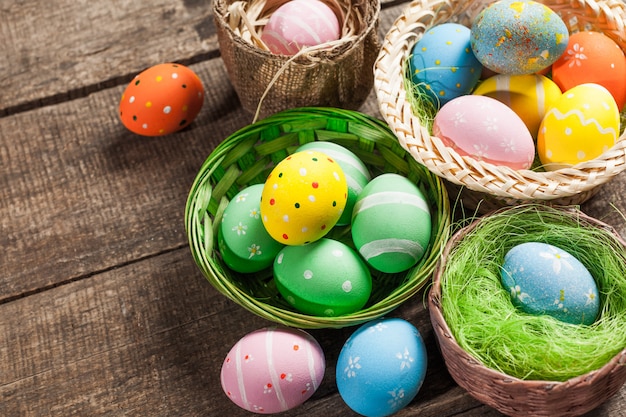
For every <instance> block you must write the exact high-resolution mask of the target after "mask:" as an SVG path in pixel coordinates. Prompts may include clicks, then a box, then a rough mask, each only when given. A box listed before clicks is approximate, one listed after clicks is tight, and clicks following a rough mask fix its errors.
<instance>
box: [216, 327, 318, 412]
mask: <svg viewBox="0 0 626 417" xmlns="http://www.w3.org/2000/svg"><path fill="white" fill-rule="evenodd" d="M325 369H326V361H325V358H324V352H323V351H322V348H321V347H320V345H319V343H317V341H316V340H315V339H314V338H313V337H312V336H311V335H310V334H308V333H306V332H305V331H303V330H299V329H292V328H274V327H268V328H263V329H259V330H256V331H254V332H251V333H248V334H247V335H245V336H244V337H242V338H241V339H240V340H239V341H238V342H237V343H236V344H235V345H234V346H233V347H232V349H231V350H230V352H228V355H226V358H225V359H224V362H223V364H222V370H221V374H220V379H221V382H222V389H223V390H224V393H226V395H227V396H228V398H230V400H231V401H232V402H234V403H235V404H237V405H238V406H239V407H241V408H243V409H244V410H247V411H251V412H253V413H258V414H274V413H280V412H283V411H287V410H290V409H292V408H295V407H297V406H299V405H301V404H302V403H304V402H305V401H306V400H307V399H309V398H310V397H311V396H312V395H313V393H315V391H316V390H317V388H318V387H319V386H320V383H321V382H322V379H323V378H324V371H325Z"/></svg>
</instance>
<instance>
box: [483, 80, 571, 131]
mask: <svg viewBox="0 0 626 417" xmlns="http://www.w3.org/2000/svg"><path fill="white" fill-rule="evenodd" d="M473 94H476V95H480V96H487V97H491V98H495V99H496V100H498V101H499V102H501V103H503V104H506V105H507V106H508V107H510V108H511V109H512V110H513V111H514V112H515V114H517V115H518V116H519V117H520V118H521V119H522V120H523V121H524V123H525V124H526V127H527V128H528V131H529V132H530V134H531V135H532V136H533V137H537V133H538V131H539V125H540V124H541V121H542V120H543V117H544V116H545V114H546V112H547V111H548V109H549V108H550V107H552V106H553V105H554V103H555V102H556V100H557V99H558V98H559V97H561V89H560V88H559V86H558V85H556V83H554V81H552V80H551V79H549V78H548V77H545V76H543V75H538V74H527V75H505V74H498V75H494V76H492V77H489V78H487V79H486V80H484V81H482V82H481V83H480V84H479V85H478V86H477V87H476V89H475V90H474V93H473Z"/></svg>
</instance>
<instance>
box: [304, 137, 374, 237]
mask: <svg viewBox="0 0 626 417" xmlns="http://www.w3.org/2000/svg"><path fill="white" fill-rule="evenodd" d="M309 149H310V150H314V151H319V152H322V153H325V154H326V155H328V156H330V157H331V158H333V159H334V160H335V161H337V163H338V164H339V166H340V167H341V169H342V170H343V173H344V174H345V176H346V181H347V183H348V201H347V202H346V207H345V209H344V211H343V214H342V215H341V217H340V218H339V220H338V221H337V225H339V226H345V225H348V224H350V220H351V217H352V208H353V207H354V203H355V202H356V199H357V197H358V196H359V194H360V193H361V191H363V187H365V186H366V185H367V183H368V182H369V181H370V180H371V179H372V176H371V174H370V172H369V170H368V169H367V166H366V165H365V164H364V163H363V162H362V161H361V160H360V159H359V157H358V156H356V155H355V154H354V153H353V152H352V151H350V150H348V149H347V148H344V147H343V146H341V145H338V144H336V143H333V142H322V141H315V142H309V143H307V144H305V145H302V146H300V147H299V148H298V149H297V151H304V150H309Z"/></svg>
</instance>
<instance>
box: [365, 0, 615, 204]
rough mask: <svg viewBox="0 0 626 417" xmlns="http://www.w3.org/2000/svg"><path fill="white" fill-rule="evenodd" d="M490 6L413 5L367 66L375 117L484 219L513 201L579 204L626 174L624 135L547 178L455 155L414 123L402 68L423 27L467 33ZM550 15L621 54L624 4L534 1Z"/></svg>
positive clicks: (433, 1)
mask: <svg viewBox="0 0 626 417" xmlns="http://www.w3.org/2000/svg"><path fill="white" fill-rule="evenodd" d="M488 3H491V1H489V0H478V1H469V0H415V1H413V2H412V3H410V5H409V6H408V7H407V8H406V9H405V10H404V12H403V13H402V15H401V16H400V17H399V18H398V19H396V21H395V22H394V24H393V25H392V27H391V29H390V30H389V31H388V33H387V35H386V37H385V39H384V41H383V46H382V49H381V52H380V54H379V56H378V59H377V61H376V63H375V67H374V87H375V90H376V94H377V99H378V104H379V108H380V112H381V114H382V116H383V118H384V119H385V120H386V121H387V123H388V124H389V126H390V127H391V129H392V130H393V131H394V133H395V134H396V136H397V137H398V139H399V141H400V143H401V144H402V146H403V147H405V148H406V149H408V150H409V152H410V153H411V155H413V157H414V158H415V159H416V160H417V161H418V162H420V163H422V164H423V165H425V166H426V167H427V168H428V169H429V170H430V171H432V172H433V173H435V174H436V175H438V176H440V177H442V178H445V179H446V182H445V185H446V187H448V192H449V194H450V195H451V196H452V197H453V198H454V197H455V196H457V195H459V196H460V199H461V200H462V202H463V204H464V205H466V206H468V207H472V208H476V207H477V206H479V211H480V212H482V213H485V212H487V211H490V210H492V209H495V208H500V207H504V206H507V205H515V204H519V203H528V202H534V203H540V202H550V203H553V204H561V205H569V204H580V203H582V202H584V201H586V200H587V199H589V198H590V197H591V196H593V194H594V193H595V191H597V186H599V185H601V184H603V183H605V182H607V181H608V180H610V179H611V178H613V177H614V176H615V175H617V174H619V173H620V172H622V171H623V170H624V169H625V168H626V134H622V135H621V136H620V138H619V140H618V143H617V144H616V145H615V146H613V147H612V148H611V149H609V150H608V151H607V152H605V153H604V154H602V155H601V156H600V157H598V158H597V159H595V160H591V161H587V162H583V163H580V164H578V165H576V166H574V167H571V168H567V169H560V170H557V171H552V172H539V171H532V170H514V169H511V168H508V167H503V166H495V165H492V164H489V163H485V162H482V161H478V160H475V159H473V158H471V157H467V156H460V155H459V154H458V153H457V152H456V151H455V150H453V149H451V148H448V147H446V146H445V145H444V144H443V143H442V141H441V139H440V138H438V137H436V136H431V134H430V133H431V132H430V131H429V130H428V129H427V128H426V127H424V126H423V125H422V124H420V120H419V119H418V118H417V117H416V116H415V114H414V112H413V109H412V108H411V104H410V102H409V100H407V94H408V93H407V91H406V90H405V87H404V75H405V74H404V69H403V68H404V67H403V63H404V62H405V60H406V59H407V58H408V56H409V55H410V53H411V49H412V47H413V45H414V44H415V43H416V42H417V41H418V40H419V39H420V38H421V36H422V34H423V33H424V32H425V31H426V30H428V29H429V28H430V27H432V26H434V25H437V24H441V23H444V22H457V23H460V24H463V25H466V26H468V27H470V26H471V22H472V21H473V18H474V17H475V16H476V15H477V14H478V13H479V12H480V11H481V10H482V9H483V8H484V7H485V6H486V4H488ZM540 3H543V4H545V5H547V6H548V7H550V8H551V9H552V10H554V11H555V12H557V13H558V14H559V15H560V16H561V17H562V18H563V20H564V21H565V23H566V24H567V25H568V27H569V30H570V31H571V32H574V31H580V30H597V31H601V32H604V33H605V34H606V35H607V36H609V37H610V38H612V39H613V40H614V41H616V42H617V43H618V44H619V46H620V47H621V48H622V49H623V50H625V51H626V27H625V22H626V4H625V3H624V2H622V1H615V0H613V1H594V0H569V1H566V0H540Z"/></svg>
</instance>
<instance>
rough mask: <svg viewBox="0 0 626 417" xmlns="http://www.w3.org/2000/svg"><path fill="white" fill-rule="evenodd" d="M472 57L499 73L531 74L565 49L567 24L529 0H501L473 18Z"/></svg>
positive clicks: (545, 8)
mask: <svg viewBox="0 0 626 417" xmlns="http://www.w3.org/2000/svg"><path fill="white" fill-rule="evenodd" d="M470 38H471V45H472V50H473V51H474V54H475V55H476V58H478V60H479V61H480V62H481V63H482V64H483V65H484V66H485V67H487V68H489V69H491V70H493V71H495V72H497V73H500V74H532V73H535V72H539V71H541V70H543V69H545V68H547V67H549V66H550V65H552V63H554V61H556V60H557V59H558V58H559V57H560V56H561V54H563V52H565V49H566V48H567V41H568V39H569V33H568V30H567V26H565V23H564V22H563V20H562V19H561V17H559V15H558V14H556V13H555V12H554V11H553V10H551V9H550V8H549V7H547V6H545V5H543V4H541V3H538V2H535V1H530V0H501V1H497V2H495V3H492V4H491V5H490V6H489V7H486V8H485V9H484V10H483V11H481V12H480V14H479V15H478V16H477V17H476V19H475V20H474V23H473V24H472V28H471V36H470Z"/></svg>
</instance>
